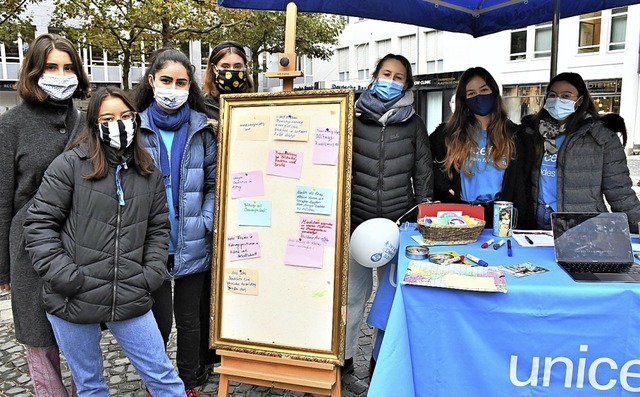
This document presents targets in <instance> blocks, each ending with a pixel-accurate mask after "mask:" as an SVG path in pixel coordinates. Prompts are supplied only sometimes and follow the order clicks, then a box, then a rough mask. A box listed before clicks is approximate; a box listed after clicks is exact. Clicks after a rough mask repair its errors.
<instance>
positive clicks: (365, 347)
mask: <svg viewBox="0 0 640 397" xmlns="http://www.w3.org/2000/svg"><path fill="white" fill-rule="evenodd" d="M374 274H375V273H374ZM370 306H371V302H369V304H368V305H367V313H368V312H369V308H370ZM12 319H13V318H12V315H11V301H10V294H9V293H6V292H3V293H0V396H7V397H8V396H11V397H23V396H24V397H27V396H34V393H33V389H32V386H31V382H30V378H29V369H28V367H27V361H26V359H25V357H24V348H23V346H22V345H21V344H20V343H18V342H17V341H16V340H15V338H14V334H13V322H12ZM371 335H372V329H371V327H369V326H368V325H367V324H366V323H365V322H364V321H363V324H362V327H361V333H360V348H359V350H358V353H357V355H356V357H355V359H354V363H355V371H354V373H353V374H351V375H346V376H345V377H344V379H343V380H342V396H343V397H364V396H366V395H367V390H368V388H369V358H370V357H371V348H372V345H371ZM101 345H102V350H103V352H104V358H105V360H104V368H105V377H106V378H107V382H108V384H109V388H110V394H111V395H112V396H118V397H144V396H145V389H144V385H143V384H142V381H141V380H140V377H139V376H138V374H137V372H136V371H135V369H134V368H133V366H132V365H131V364H130V363H129V360H128V359H127V358H126V356H125V355H124V354H123V352H122V350H121V349H120V347H119V346H118V344H117V342H116V341H115V339H114V338H113V337H112V336H111V334H110V333H109V332H108V331H105V332H104V336H103V337H102V341H101ZM175 353H176V351H175V332H174V333H173V334H172V338H171V340H170V342H169V355H170V356H171V358H172V359H173V360H174V364H175ZM62 361H63V374H64V377H65V384H66V385H67V388H69V387H70V386H69V385H70V384H69V380H70V376H71V374H70V372H69V369H68V367H67V365H66V362H64V360H62ZM218 380H219V375H217V374H216V375H213V376H211V377H210V378H209V381H208V382H207V383H206V384H205V385H203V386H201V387H200V389H199V390H200V394H201V395H202V396H203V397H210V396H211V397H213V396H217V395H218ZM229 396H230V397H263V396H282V397H315V396H314V395H312V394H308V393H306V394H305V393H301V392H293V391H290V390H281V389H273V388H268V387H261V386H254V385H248V384H240V383H230V386H229Z"/></svg>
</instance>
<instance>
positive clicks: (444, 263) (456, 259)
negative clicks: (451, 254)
mask: <svg viewBox="0 0 640 397" xmlns="http://www.w3.org/2000/svg"><path fill="white" fill-rule="evenodd" d="M463 260H464V255H458V256H456V257H455V258H451V259H447V260H446V261H444V262H442V264H443V265H450V264H452V263H458V262H462V261H463Z"/></svg>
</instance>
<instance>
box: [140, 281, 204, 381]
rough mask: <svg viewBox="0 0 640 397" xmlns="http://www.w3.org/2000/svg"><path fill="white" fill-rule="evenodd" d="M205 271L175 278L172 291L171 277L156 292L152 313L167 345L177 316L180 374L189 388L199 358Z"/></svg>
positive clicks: (177, 356) (194, 375) (194, 379)
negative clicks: (201, 296)
mask: <svg viewBox="0 0 640 397" xmlns="http://www.w3.org/2000/svg"><path fill="white" fill-rule="evenodd" d="M205 273H206V272H200V273H195V274H189V275H187V276H183V277H180V278H176V279H175V281H174V285H173V294H172V293H171V292H172V291H171V280H166V281H165V282H164V283H163V284H162V286H161V287H160V288H159V289H157V290H156V291H154V292H153V293H152V294H151V296H152V297H153V299H154V304H153V308H152V311H153V315H154V316H155V318H156V322H157V323H158V328H159V329H160V333H161V334H162V339H164V344H165V348H166V346H167V343H168V341H169V336H170V335H171V326H172V325H173V316H175V319H176V331H177V338H176V342H177V352H176V363H177V366H178V375H179V376H180V379H182V381H183V382H184V386H185V388H186V389H192V388H194V387H196V372H197V370H198V365H199V361H200V360H199V357H200V295H201V294H202V285H203V282H204V279H205Z"/></svg>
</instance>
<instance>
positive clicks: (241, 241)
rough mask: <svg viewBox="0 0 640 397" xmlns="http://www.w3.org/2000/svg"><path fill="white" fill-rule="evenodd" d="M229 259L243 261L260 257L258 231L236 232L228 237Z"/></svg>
mask: <svg viewBox="0 0 640 397" xmlns="http://www.w3.org/2000/svg"><path fill="white" fill-rule="evenodd" d="M227 249H228V250H229V261H241V260H245V259H252V258H259V257H260V240H259V239H258V233H246V234H236V235H234V236H229V237H227Z"/></svg>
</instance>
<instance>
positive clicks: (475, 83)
mask: <svg viewBox="0 0 640 397" xmlns="http://www.w3.org/2000/svg"><path fill="white" fill-rule="evenodd" d="M455 97H456V103H455V110H454V112H453V115H451V118H450V119H449V121H448V122H447V124H446V126H445V127H444V128H442V129H438V131H436V132H434V133H433V134H432V135H431V137H430V139H429V141H430V143H431V153H432V155H433V173H434V199H435V200H437V201H441V202H445V203H473V204H480V205H482V206H484V208H485V221H486V223H487V225H486V227H492V225H493V202H494V201H497V200H501V201H511V202H513V204H514V206H515V208H517V209H518V227H520V228H527V227H530V226H531V223H532V222H531V219H532V214H531V205H529V204H528V202H529V200H528V197H529V195H528V194H526V192H527V190H526V187H527V186H528V185H529V184H528V182H527V177H528V175H529V172H528V170H529V168H527V167H526V165H527V164H528V161H527V160H526V158H524V155H525V154H526V150H525V145H526V143H525V142H524V141H523V139H522V137H521V135H520V134H519V133H518V130H519V129H518V127H517V126H516V125H515V124H514V123H512V122H511V121H510V120H509V119H508V118H507V113H506V111H505V109H504V106H503V104H502V98H501V96H500V91H499V88H498V84H497V83H496V81H495V79H494V78H493V77H492V76H491V74H490V73H489V72H488V71H487V70H486V69H484V68H482V67H473V68H469V69H467V70H466V71H465V72H464V73H463V74H462V76H461V77H460V81H459V82H458V87H457V88H456V96H455Z"/></svg>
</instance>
